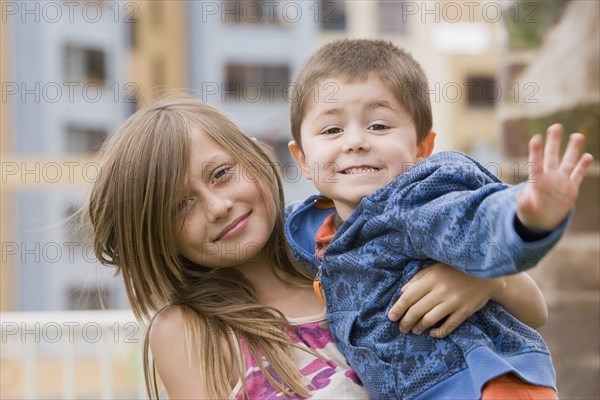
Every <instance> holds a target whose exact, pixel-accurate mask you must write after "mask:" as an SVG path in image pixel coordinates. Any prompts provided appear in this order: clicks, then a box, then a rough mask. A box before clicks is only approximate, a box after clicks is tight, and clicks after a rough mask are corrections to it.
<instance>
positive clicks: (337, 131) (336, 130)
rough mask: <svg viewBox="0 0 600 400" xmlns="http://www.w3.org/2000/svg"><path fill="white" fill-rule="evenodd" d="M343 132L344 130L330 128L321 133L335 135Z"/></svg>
mask: <svg viewBox="0 0 600 400" xmlns="http://www.w3.org/2000/svg"><path fill="white" fill-rule="evenodd" d="M340 132H342V128H329V129H325V130H324V131H323V132H321V134H322V135H335V134H337V133H340Z"/></svg>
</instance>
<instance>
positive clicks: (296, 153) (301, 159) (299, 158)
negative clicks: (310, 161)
mask: <svg viewBox="0 0 600 400" xmlns="http://www.w3.org/2000/svg"><path fill="white" fill-rule="evenodd" d="M288 149H290V153H292V157H294V160H295V161H296V163H297V164H298V165H299V166H300V170H301V171H302V175H304V177H305V178H306V179H308V180H311V178H312V175H311V174H310V168H308V165H307V164H306V157H305V156H304V153H303V152H302V150H301V149H300V146H298V145H297V144H296V142H295V141H294V140H292V141H290V142H289V143H288Z"/></svg>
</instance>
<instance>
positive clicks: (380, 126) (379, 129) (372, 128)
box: [369, 124, 389, 131]
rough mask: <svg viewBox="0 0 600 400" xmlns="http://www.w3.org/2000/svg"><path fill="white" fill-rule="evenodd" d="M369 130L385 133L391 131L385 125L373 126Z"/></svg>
mask: <svg viewBox="0 0 600 400" xmlns="http://www.w3.org/2000/svg"><path fill="white" fill-rule="evenodd" d="M369 129H371V130H374V131H383V130H386V129H389V126H387V125H383V124H373V125H371V126H370V127H369Z"/></svg>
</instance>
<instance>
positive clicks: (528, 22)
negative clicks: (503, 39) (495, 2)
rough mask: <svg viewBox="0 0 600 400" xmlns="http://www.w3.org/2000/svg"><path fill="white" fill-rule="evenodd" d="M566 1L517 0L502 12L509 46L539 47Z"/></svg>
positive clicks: (514, 47)
mask: <svg viewBox="0 0 600 400" xmlns="http://www.w3.org/2000/svg"><path fill="white" fill-rule="evenodd" d="M567 3H568V1H565V0H536V1H530V0H519V1H515V2H514V3H512V4H511V5H510V6H509V7H507V8H506V9H505V10H504V12H503V14H502V15H503V22H504V24H505V26H506V30H507V32H508V38H509V39H508V43H509V47H510V48H511V49H513V50H533V49H537V48H538V47H540V45H541V44H542V41H543V39H544V35H545V33H546V31H547V30H548V28H550V27H551V26H552V25H554V24H555V23H556V22H557V21H558V19H559V18H560V15H561V14H562V12H563V10H564V8H565V6H566V4H567Z"/></svg>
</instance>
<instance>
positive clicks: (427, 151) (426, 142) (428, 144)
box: [417, 131, 436, 161]
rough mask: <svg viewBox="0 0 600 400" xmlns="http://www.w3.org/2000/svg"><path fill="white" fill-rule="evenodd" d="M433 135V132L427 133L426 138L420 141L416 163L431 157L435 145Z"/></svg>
mask: <svg viewBox="0 0 600 400" xmlns="http://www.w3.org/2000/svg"><path fill="white" fill-rule="evenodd" d="M435 135H436V133H435V132H434V131H431V132H429V133H428V134H427V136H425V138H424V139H423V140H421V143H419V144H418V145H417V161H421V160H422V159H424V158H427V157H429V156H430V155H431V153H432V152H433V147H434V144H435Z"/></svg>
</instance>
